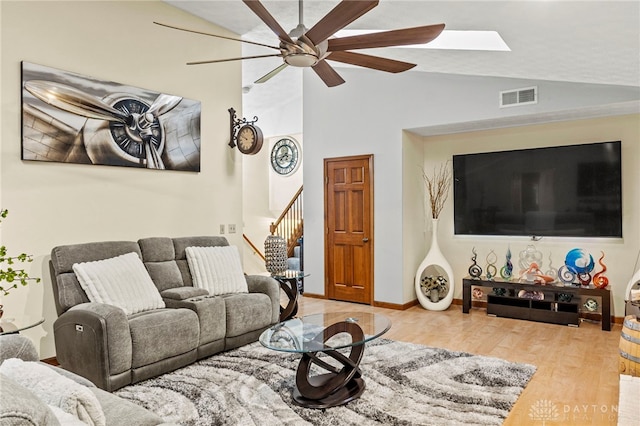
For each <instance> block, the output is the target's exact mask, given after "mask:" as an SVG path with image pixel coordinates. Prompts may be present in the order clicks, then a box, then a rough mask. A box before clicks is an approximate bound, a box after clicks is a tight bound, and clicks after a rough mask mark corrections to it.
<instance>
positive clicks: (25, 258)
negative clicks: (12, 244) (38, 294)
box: [0, 209, 40, 296]
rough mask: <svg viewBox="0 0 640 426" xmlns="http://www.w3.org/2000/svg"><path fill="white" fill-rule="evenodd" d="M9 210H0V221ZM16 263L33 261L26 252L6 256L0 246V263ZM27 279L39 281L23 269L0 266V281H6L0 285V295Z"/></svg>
mask: <svg viewBox="0 0 640 426" xmlns="http://www.w3.org/2000/svg"><path fill="white" fill-rule="evenodd" d="M7 214H9V211H8V210H6V209H4V210H0V222H2V219H4V218H6V217H7ZM16 262H17V263H27V262H33V257H32V256H31V255H28V254H26V253H21V254H19V255H17V256H7V247H5V246H0V263H6V264H7V265H15V264H16ZM29 281H35V282H37V283H38V282H40V278H32V277H30V276H29V274H28V273H27V272H26V271H25V270H24V269H14V268H12V267H11V266H8V267H7V268H6V269H4V268H0V283H5V282H6V283H7V284H8V285H0V295H3V296H6V295H8V294H9V291H11V290H12V289H14V288H18V284H20V285H23V286H25V285H27V284H29Z"/></svg>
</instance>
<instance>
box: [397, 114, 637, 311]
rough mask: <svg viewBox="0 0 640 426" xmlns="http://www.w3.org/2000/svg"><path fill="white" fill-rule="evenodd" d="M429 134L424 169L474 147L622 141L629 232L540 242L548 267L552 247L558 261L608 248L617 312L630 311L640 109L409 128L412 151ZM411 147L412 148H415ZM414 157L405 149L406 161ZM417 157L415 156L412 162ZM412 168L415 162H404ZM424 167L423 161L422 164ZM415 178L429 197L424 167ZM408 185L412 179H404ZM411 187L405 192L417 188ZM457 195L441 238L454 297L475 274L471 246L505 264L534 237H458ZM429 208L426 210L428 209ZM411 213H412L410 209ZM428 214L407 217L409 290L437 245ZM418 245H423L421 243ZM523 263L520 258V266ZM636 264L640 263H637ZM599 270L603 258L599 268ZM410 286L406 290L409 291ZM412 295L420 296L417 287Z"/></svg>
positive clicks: (480, 260)
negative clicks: (436, 130)
mask: <svg viewBox="0 0 640 426" xmlns="http://www.w3.org/2000/svg"><path fill="white" fill-rule="evenodd" d="M417 139H422V143H423V148H424V156H423V157H422V158H423V164H422V166H423V167H424V170H427V171H429V170H433V167H434V166H436V167H437V166H439V164H441V163H443V162H445V161H448V160H451V159H452V156H453V155H456V154H466V153H473V152H488V151H502V150H510V149H518V148H536V147H542V146H556V145H571V144H581V143H589V142H605V141H615V140H621V141H622V186H623V188H622V201H623V214H622V220H623V223H622V226H623V236H624V238H622V239H613V238H601V239H598V238H551V237H546V238H543V239H542V240H541V241H539V242H536V243H535V246H536V248H537V249H539V250H540V251H542V252H543V253H544V265H543V268H542V269H543V270H546V269H545V268H546V267H547V266H548V256H549V254H551V256H552V260H553V265H554V266H555V267H556V268H558V267H559V266H560V265H562V264H563V263H564V256H565V255H566V253H567V252H568V251H569V250H571V249H572V248H576V247H578V248H583V249H585V250H587V251H588V252H589V253H591V254H592V255H593V256H594V258H595V259H596V260H597V259H598V258H599V256H600V251H601V250H602V251H604V252H605V255H606V257H605V259H604V263H605V264H606V265H607V269H608V270H607V276H608V278H609V283H610V289H611V291H612V296H613V300H614V309H613V313H614V315H615V316H618V317H621V316H624V303H623V300H624V292H625V288H626V285H627V282H628V281H629V279H630V278H631V276H632V275H633V273H634V265H635V262H636V258H637V256H638V252H639V251H640V192H639V191H638V187H640V168H638V158H640V115H637V114H633V115H624V116H618V117H611V118H598V119H588V120H575V121H566V122H558V123H552V124H541V125H531V126H522V127H514V128H504V129H495V130H487V131H476V132H468V133H459V134H453V135H444V136H434V137H422V138H418V137H416V136H415V135H405V138H404V143H405V148H404V149H405V152H407V151H409V150H413V151H414V152H415V145H416V140H417ZM409 152H410V151H409ZM408 158H410V156H407V155H405V159H406V160H407V159H408ZM413 163H415V161H413ZM405 164H406V165H405V169H406V168H407V167H410V166H408V164H411V163H410V162H409V161H407V162H406V163H405ZM415 168H416V169H419V167H417V166H416V167H415ZM406 180H409V181H411V182H413V183H414V185H413V188H414V191H413V195H414V196H416V197H423V196H424V195H423V194H424V193H423V194H420V191H424V190H423V189H422V188H420V189H419V190H415V188H418V186H417V185H415V182H418V181H421V177H420V175H419V174H416V175H415V176H413V177H412V178H409V177H407V176H405V181H406ZM405 185H406V183H405ZM407 188H410V187H408V186H406V187H405V195H409V196H410V195H411V193H410V192H408V189H407ZM452 197H453V195H452V194H450V196H449V199H448V201H447V204H446V205H445V207H444V210H443V211H442V214H441V216H440V223H439V227H438V231H439V239H438V242H439V245H440V249H441V250H442V252H443V254H444V255H445V257H446V258H447V260H448V261H449V262H450V263H451V266H452V268H453V272H454V275H455V280H456V289H455V293H454V297H455V298H461V297H462V278H463V277H465V276H467V275H468V272H467V270H468V268H469V266H470V265H471V260H470V258H471V250H472V248H473V247H475V248H476V250H477V252H478V263H479V264H480V265H481V266H482V267H483V269H484V268H485V266H486V261H485V258H486V255H487V254H488V253H489V251H490V250H491V249H493V250H495V252H496V254H497V255H498V259H499V261H498V263H499V264H503V263H504V255H505V252H506V250H507V247H508V246H510V247H511V251H512V254H513V259H512V260H516V261H517V256H518V253H519V252H520V251H521V250H523V249H525V248H526V246H527V245H528V244H531V241H530V238H528V237H500V236H491V237H475V236H455V235H454V233H453V199H452ZM428 212H429V211H428V210H427V213H428ZM405 216H406V215H405ZM423 220H424V216H421V217H420V218H417V219H416V218H414V219H413V220H408V221H406V222H405V223H404V229H405V231H404V233H405V238H406V239H405V243H406V244H405V258H406V259H407V260H408V259H412V260H413V262H414V263H415V264H414V265H413V274H410V275H409V276H405V279H404V283H405V284H404V285H405V290H409V291H408V292H409V293H410V292H411V290H412V286H413V276H414V274H415V270H416V269H417V267H418V265H419V263H420V261H421V260H422V258H423V257H424V255H425V254H426V252H427V249H428V247H429V245H430V230H429V226H430V225H425V223H420V222H421V221H423ZM416 229H421V232H420V234H421V235H423V236H424V240H423V241H424V242H423V243H422V244H420V245H419V246H416V245H415V244H413V243H412V241H415V238H414V239H413V240H411V239H409V238H407V234H408V233H409V231H412V232H413V231H415V230H416ZM416 247H419V248H418V249H416ZM516 264H517V262H514V265H516ZM635 267H636V268H637V267H638V266H635ZM598 270H600V267H599V266H598V265H597V267H596V271H598ZM406 292H407V291H406ZM412 298H415V293H413V296H412Z"/></svg>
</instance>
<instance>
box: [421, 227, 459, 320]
mask: <svg viewBox="0 0 640 426" xmlns="http://www.w3.org/2000/svg"><path fill="white" fill-rule="evenodd" d="M430 275H431V276H434V277H437V276H442V277H444V278H445V279H446V280H447V283H448V284H449V288H448V291H447V294H446V295H445V296H444V297H441V298H440V300H438V301H437V302H432V301H431V299H430V297H429V295H425V294H424V292H423V291H422V288H421V286H420V284H421V282H422V279H423V278H424V277H427V276H430ZM454 287H455V281H454V278H453V270H452V269H451V265H449V262H447V259H445V257H444V255H443V254H442V252H441V251H440V247H439V246H438V219H432V220H431V248H430V249H429V252H428V253H427V255H426V256H425V258H424V260H423V261H422V262H421V263H420V266H418V270H417V271H416V278H415V290H416V295H417V296H418V301H419V302H420V304H421V305H422V307H423V308H425V309H428V310H430V311H444V310H445V309H447V308H448V307H449V306H451V301H452V300H453V289H454Z"/></svg>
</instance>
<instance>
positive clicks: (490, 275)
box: [486, 250, 498, 280]
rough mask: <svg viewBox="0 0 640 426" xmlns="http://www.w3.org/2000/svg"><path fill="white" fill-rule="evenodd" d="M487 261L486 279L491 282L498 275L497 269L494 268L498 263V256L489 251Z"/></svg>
mask: <svg viewBox="0 0 640 426" xmlns="http://www.w3.org/2000/svg"><path fill="white" fill-rule="evenodd" d="M486 259H487V279H488V280H493V279H494V278H495V277H496V275H498V269H497V268H496V262H497V261H498V256H496V253H495V252H494V251H493V250H491V251H490V252H489V254H488V255H487V257H486Z"/></svg>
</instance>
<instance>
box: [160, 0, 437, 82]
mask: <svg viewBox="0 0 640 426" xmlns="http://www.w3.org/2000/svg"><path fill="white" fill-rule="evenodd" d="M242 1H243V2H244V3H245V4H246V5H247V6H248V7H249V9H251V10H252V11H253V13H255V14H256V15H257V16H258V17H259V18H260V19H261V20H262V21H263V22H264V23H265V24H266V25H267V26H268V27H269V28H270V29H271V31H273V32H274V33H275V34H276V35H277V36H278V39H279V40H280V46H278V47H276V46H270V45H267V44H262V43H256V42H252V41H248V40H241V39H236V38H233V37H226V36H220V35H216V34H210V33H205V32H201V31H193V30H189V29H186V28H179V27H175V26H172V25H167V24H162V23H159V22H154V23H155V24H157V25H162V26H164V27H168V28H172V29H176V30H180V31H187V32H191V33H196V34H202V35H207V36H211V37H218V38H223V39H227V40H236V41H240V42H242V43H249V44H254V45H258V46H263V47H268V48H271V49H276V50H279V51H280V53H275V54H270V55H257V56H245V57H240V58H229V59H214V60H207V61H198V62H188V63H187V64H188V65H199V64H210V63H216V62H227V61H238V60H243V59H256V58H266V57H273V56H279V57H282V59H283V60H284V63H283V64H282V65H280V66H279V67H277V68H275V69H274V70H272V71H270V72H269V73H267V74H265V75H264V76H263V77H261V78H259V79H258V80H256V83H264V82H265V81H267V80H269V79H270V78H272V77H273V76H275V75H276V74H277V73H279V72H280V71H282V70H283V69H284V68H286V67H287V66H288V65H291V66H294V67H304V68H306V67H311V69H313V70H314V71H315V73H316V74H317V75H318V76H319V77H320V78H321V79H322V81H324V83H325V84H326V85H327V86H329V87H333V86H337V85H340V84H342V83H344V80H343V79H342V77H340V75H339V74H338V73H337V72H336V71H335V70H334V69H333V68H332V67H331V65H329V64H328V63H327V60H329V61H336V62H342V63H346V64H351V65H357V66H361V67H366V68H371V69H375V70H380V71H386V72H391V73H398V72H403V71H407V70H409V69H411V68H413V67H415V66H416V64H411V63H408V62H402V61H397V60H394V59H387V58H382V57H379V56H371V55H365V54H362V53H356V52H351V51H350V50H357V49H370V48H376V47H390V46H403V45H410V44H424V43H428V42H430V41H431V40H433V39H435V38H436V37H438V36H439V35H440V33H441V32H442V30H443V29H444V24H436V25H426V26H422V27H414V28H405V29H400V30H391V31H382V32H376V33H371V34H362V35H356V36H349V37H341V38H330V37H332V36H333V35H334V34H335V33H336V32H337V31H339V30H341V29H342V28H344V27H346V26H347V25H349V24H350V23H351V22H353V21H355V20H356V19H358V18H359V17H361V16H362V15H364V14H365V13H367V12H369V11H370V10H371V9H373V8H374V7H376V6H377V5H378V0H342V1H341V2H340V3H339V4H338V5H337V6H336V7H335V8H333V9H332V10H331V11H330V12H329V13H328V14H327V15H325V16H324V18H322V19H321V20H320V21H319V22H318V23H316V24H315V25H314V26H313V27H311V29H307V28H306V27H305V26H304V24H303V22H302V14H303V7H302V0H299V11H298V13H299V17H300V20H299V22H300V23H299V24H298V26H297V27H296V28H294V29H293V30H291V31H290V32H289V33H287V32H286V31H285V30H284V29H283V28H282V27H281V26H280V24H278V22H277V21H276V20H275V18H274V17H273V16H272V15H271V14H270V13H269V12H268V11H267V9H266V8H265V7H264V6H263V5H262V3H260V1H259V0H242Z"/></svg>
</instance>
